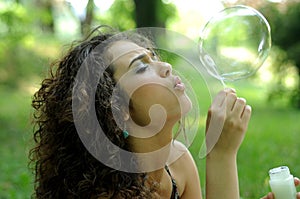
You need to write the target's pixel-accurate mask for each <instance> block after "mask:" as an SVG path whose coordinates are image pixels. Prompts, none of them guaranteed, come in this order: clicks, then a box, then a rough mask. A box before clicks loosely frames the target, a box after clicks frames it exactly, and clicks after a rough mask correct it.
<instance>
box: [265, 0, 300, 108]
mask: <svg viewBox="0 0 300 199" xmlns="http://www.w3.org/2000/svg"><path fill="white" fill-rule="evenodd" d="M261 12H262V13H263V14H264V15H265V16H266V17H267V18H268V20H269V21H270V24H271V27H272V41H273V45H275V46H278V47H279V48H280V49H282V50H284V51H285V56H284V57H285V59H283V60H282V61H281V62H282V64H283V66H286V65H284V63H290V62H292V63H293V65H294V66H295V67H296V72H297V76H298V78H297V82H296V85H295V87H294V88H293V90H292V91H291V92H289V90H288V89H286V88H285V89H283V88H284V87H283V86H281V85H282V80H283V79H284V78H285V76H284V75H281V76H279V81H278V82H279V86H278V87H277V89H274V92H275V93H276V92H279V93H281V94H286V93H289V94H290V97H291V102H292V105H293V106H295V107H297V108H300V80H299V79H300V56H299V54H300V37H299V32H300V23H299V19H300V2H299V1H287V2H286V3H285V4H275V3H271V4H269V5H267V6H264V7H262V8H261ZM283 66H277V71H284V70H285V69H286V68H287V67H286V68H283ZM279 74H281V73H279Z"/></svg>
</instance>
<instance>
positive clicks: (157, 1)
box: [134, 0, 176, 28]
mask: <svg viewBox="0 0 300 199" xmlns="http://www.w3.org/2000/svg"><path fill="white" fill-rule="evenodd" d="M134 3H135V20H136V26H137V28H139V27H166V21H167V20H168V19H169V18H170V17H172V16H175V14H176V8H175V6H174V5H173V4H170V3H169V4H165V3H163V2H162V0H151V1H149V0H134Z"/></svg>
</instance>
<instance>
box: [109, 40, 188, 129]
mask: <svg viewBox="0 0 300 199" xmlns="http://www.w3.org/2000/svg"><path fill="white" fill-rule="evenodd" d="M108 56H109V57H110V59H111V60H112V64H111V67H113V71H114V78H115V80H116V82H117V83H118V84H119V86H120V87H121V88H122V89H123V90H124V91H125V92H126V95H127V96H129V98H130V106H129V104H128V107H129V109H128V110H129V112H130V113H129V114H130V116H131V118H132V119H133V120H134V121H135V122H136V123H137V124H138V125H141V126H145V125H147V124H149V122H150V120H151V119H150V117H151V118H152V116H153V118H162V114H165V117H166V119H167V120H174V121H178V120H179V119H180V118H181V116H183V115H184V114H186V113H187V112H188V111H189V110H190V108H191V102H190V99H189V98H188V96H187V95H186V93H185V86H184V84H183V83H182V82H181V80H180V78H179V77H178V76H175V75H173V74H172V66H171V65H170V64H168V63H165V62H161V61H159V60H158V58H157V57H156V56H155V54H154V53H153V52H152V51H150V50H147V49H145V48H143V47H140V46H138V45H137V44H135V43H133V42H130V41H116V42H114V43H113V44H112V45H111V46H110V47H109V49H108ZM157 105H158V106H157ZM151 107H152V108H151ZM150 108H151V110H150ZM161 108H163V109H164V111H162V109H161ZM149 111H150V112H149ZM149 114H150V116H149Z"/></svg>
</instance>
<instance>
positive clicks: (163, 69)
mask: <svg viewBox="0 0 300 199" xmlns="http://www.w3.org/2000/svg"><path fill="white" fill-rule="evenodd" d="M171 74H172V66H171V64H169V63H166V62H161V64H160V70H159V75H160V76H161V77H168V76H169V75H171Z"/></svg>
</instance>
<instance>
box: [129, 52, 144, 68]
mask: <svg viewBox="0 0 300 199" xmlns="http://www.w3.org/2000/svg"><path fill="white" fill-rule="evenodd" d="M146 56H147V54H145V53H143V54H141V55H138V56H137V57H135V58H133V59H132V60H131V62H130V64H129V66H128V68H130V67H131V65H132V64H133V63H134V62H135V61H137V60H139V59H143V58H144V57H146Z"/></svg>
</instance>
